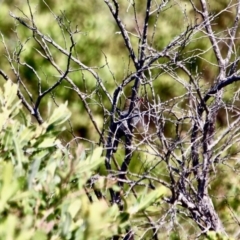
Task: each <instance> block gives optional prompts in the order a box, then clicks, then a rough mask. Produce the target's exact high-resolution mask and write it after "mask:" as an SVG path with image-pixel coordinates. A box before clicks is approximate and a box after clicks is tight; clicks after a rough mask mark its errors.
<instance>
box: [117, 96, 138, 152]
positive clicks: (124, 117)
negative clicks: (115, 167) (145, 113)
mask: <svg viewBox="0 0 240 240" xmlns="http://www.w3.org/2000/svg"><path fill="white" fill-rule="evenodd" d="M131 101H132V100H131V97H128V98H127V99H126V101H125V104H124V108H123V111H121V112H120V119H119V121H117V122H116V123H115V124H116V125H115V128H114V129H115V131H114V134H115V135H114V142H113V152H114V153H115V152H116V151H117V147H118V144H119V140H120V138H122V137H123V136H131V135H132V133H131V131H130V129H129V126H130V125H131V126H132V127H133V129H134V128H135V127H137V125H138V123H140V119H141V112H140V105H141V103H142V99H141V98H138V97H137V98H136V99H135V101H134V105H133V109H132V110H131V112H129V108H130V105H131ZM129 124H130V125H129Z"/></svg>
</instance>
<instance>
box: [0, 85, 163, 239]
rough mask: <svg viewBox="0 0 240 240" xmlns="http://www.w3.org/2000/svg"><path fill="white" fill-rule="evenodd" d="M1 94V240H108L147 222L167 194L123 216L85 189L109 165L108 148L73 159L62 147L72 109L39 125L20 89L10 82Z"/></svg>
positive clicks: (144, 199) (143, 200) (132, 206)
mask: <svg viewBox="0 0 240 240" xmlns="http://www.w3.org/2000/svg"><path fill="white" fill-rule="evenodd" d="M0 91H1V94H0V102H1V105H0V116H1V118H0V119H1V123H0V137H1V142H0V216H1V218H0V219H1V220H0V239H7V240H8V239H9V240H10V239H16V240H21V239H22V240H27V239H31V240H32V239H33V240H38V239H39V240H40V239H41V240H42V239H43V240H44V239H79V240H81V239H84V240H87V239H91V240H92V239H106V238H108V237H111V236H112V235H114V234H118V233H121V232H122V231H123V228H124V227H125V226H126V225H129V223H130V221H132V220H133V219H135V221H136V220H137V219H139V218H142V217H141V214H140V213H141V212H143V211H145V210H147V209H148V208H149V206H150V205H151V204H152V203H153V202H154V201H156V199H158V198H160V197H161V196H162V195H163V194H164V191H163V190H162V189H156V190H155V191H153V192H152V193H151V194H150V195H147V194H146V192H144V194H142V195H141V197H140V198H139V199H138V201H137V202H136V203H134V202H126V208H125V211H124V212H123V213H121V214H120V212H119V209H118V207H117V205H113V206H111V207H109V206H108V204H107V202H106V201H105V200H97V199H94V194H93V193H92V189H91V188H89V189H88V188H86V187H85V186H87V185H86V183H87V181H88V180H89V179H90V178H91V177H92V176H93V174H94V172H95V170H96V169H97V168H98V167H99V166H100V164H102V163H103V161H104V158H103V157H102V149H101V148H100V147H99V148H96V149H95V150H94V151H92V152H91V153H89V154H87V156H86V153H85V151H82V152H80V153H78V154H74V155H71V154H70V153H69V152H68V149H66V148H65V147H64V146H62V145H61V142H60V141H59V140H58V139H57V135H58V134H59V133H61V132H62V131H63V130H64V127H61V126H62V124H63V123H64V122H65V121H66V120H67V119H68V118H69V117H70V112H69V111H68V109H67V105H66V104H62V105H60V106H59V107H58V108H56V109H55V110H54V111H53V113H52V115H51V116H50V117H49V119H48V121H46V122H45V123H44V124H42V125H41V126H36V125H34V124H32V123H31V121H30V118H29V117H28V116H26V115H25V114H24V111H23V110H22V109H21V106H22V105H21V102H20V101H18V100H17V97H16V94H17V85H15V84H12V83H11V82H10V81H8V82H6V84H5V85H4V90H0ZM99 182H100V181H99ZM98 185H99V188H100V189H101V191H103V188H104V184H98ZM86 192H88V195H87V194H86ZM90 198H91V199H93V200H91V201H92V202H91V201H90ZM124 216H125V217H124Z"/></svg>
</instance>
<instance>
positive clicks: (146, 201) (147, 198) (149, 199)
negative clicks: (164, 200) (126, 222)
mask: <svg viewBox="0 0 240 240" xmlns="http://www.w3.org/2000/svg"><path fill="white" fill-rule="evenodd" d="M165 193H166V189H165V188H164V187H160V188H158V189H156V190H154V191H152V192H150V193H148V194H142V196H140V198H139V199H138V201H137V203H136V204H135V205H134V206H132V207H130V208H129V209H128V213H129V214H130V215H133V214H136V213H139V212H140V211H142V210H144V209H146V208H147V207H148V206H150V205H151V204H152V203H154V202H155V201H156V200H157V199H159V198H160V197H161V196H162V195H164V194H165Z"/></svg>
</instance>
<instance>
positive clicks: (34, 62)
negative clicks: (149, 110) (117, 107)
mask: <svg viewBox="0 0 240 240" xmlns="http://www.w3.org/2000/svg"><path fill="white" fill-rule="evenodd" d="M196 2H197V1H196ZM130 3H131V1H123V0H122V1H119V4H120V17H121V18H122V20H123V22H124V24H125V26H126V29H128V31H129V32H131V33H132V34H130V37H131V41H132V44H133V47H134V49H135V52H137V46H138V38H137V37H136V35H137V31H138V30H137V27H138V26H137V25H136V22H135V21H134V18H133V16H134V12H133V8H132V7H131V5H130ZM0 4H1V16H0V30H1V32H2V34H3V37H4V40H5V43H6V45H7V47H8V50H9V52H10V53H11V54H12V53H13V52H14V51H17V49H19V40H20V41H21V43H22V44H23V49H24V51H23V52H22V53H21V55H20V59H21V61H22V62H26V63H27V64H29V65H30V66H32V67H33V68H34V69H35V70H36V71H37V72H38V74H39V76H40V77H41V79H42V87H43V89H46V88H47V86H50V85H51V84H53V83H54V82H55V81H56V80H57V79H58V76H59V74H58V73H57V72H56V71H55V70H54V69H53V67H51V66H50V64H49V62H48V61H47V60H45V59H44V58H43V57H41V56H40V54H39V53H38V52H37V49H38V50H39V47H38V45H37V44H36V42H35V41H34V40H33V39H32V33H31V32H30V31H29V30H26V28H25V27H23V26H20V25H18V26H16V23H15V22H14V19H13V18H11V17H10V16H9V12H10V11H12V12H13V13H14V14H17V15H20V16H22V17H23V18H24V17H25V16H24V14H26V16H29V9H28V6H27V1H26V0H22V1H20V0H15V1H4V0H3V1H1V3H0ZM227 4H228V1H217V2H215V1H209V5H210V6H209V8H210V13H211V12H213V13H217V12H219V16H218V17H217V18H216V19H215V20H214V30H215V31H216V32H219V35H221V34H224V31H226V27H227V26H228V24H230V23H231V22H232V21H233V18H234V11H232V12H231V11H227V12H226V11H225V12H224V13H221V12H220V11H221V10H222V9H223V8H224V7H226V6H227ZM30 5H31V7H32V11H33V14H34V18H35V21H36V25H37V27H38V28H39V29H40V31H42V32H43V33H44V34H45V35H48V36H50V37H51V38H52V39H53V40H54V41H56V42H57V43H58V44H59V45H60V46H62V47H63V48H66V49H67V50H69V47H70V41H69V37H68V35H67V34H66V32H64V30H63V29H61V28H60V27H59V25H58V23H57V20H56V19H55V16H58V20H59V19H61V21H62V22H64V23H65V24H68V25H69V26H71V28H72V29H75V27H76V26H77V29H78V30H80V32H81V33H80V34H78V35H75V36H74V37H75V41H76V42H77V44H76V46H75V51H74V55H75V56H77V57H78V58H79V59H80V60H81V61H82V62H83V63H84V64H85V65H87V66H89V67H93V68H94V70H95V71H96V72H97V73H98V74H99V76H100V77H101V79H103V83H104V85H105V86H106V88H107V90H108V91H109V92H110V93H111V94H112V93H113V91H114V89H115V88H116V86H117V84H119V83H120V82H121V81H122V80H123V79H124V78H125V77H126V76H127V75H128V74H129V73H131V72H133V71H134V67H133V65H132V63H131V62H130V61H129V58H128V52H127V50H126V47H125V44H124V41H123V39H122V36H121V35H120V34H119V29H118V27H117V25H116V23H115V21H114V19H113V17H112V16H111V14H110V12H109V9H108V8H107V6H106V5H105V3H104V1H95V0H89V1H78V2H75V1H72V0H69V1H66V2H63V1H61V4H59V2H57V1H54V0H46V1H42V0H32V1H30ZM197 6H198V7H199V8H200V6H199V5H197ZM50 10H51V11H52V13H53V14H51V12H50ZM136 10H137V12H136V14H137V19H138V24H139V27H140V29H141V27H142V26H141V25H142V24H143V21H144V17H145V12H144V11H145V2H144V1H136ZM159 18H160V19H159V20H158V21H157V22H156V14H153V15H152V16H151V17H150V23H149V38H148V40H149V42H152V46H153V47H154V48H156V49H158V50H161V49H163V48H164V47H165V46H166V45H167V44H168V43H169V42H170V41H171V40H172V39H173V38H174V37H176V36H178V35H179V34H180V33H181V32H183V31H184V30H185V29H186V28H187V27H188V26H191V24H193V23H195V21H198V22H200V21H201V17H200V16H196V15H195V14H193V10H192V7H191V4H190V2H189V1H187V0H186V1H182V2H178V1H176V2H175V1H172V2H170V3H169V4H168V5H167V6H166V7H165V9H164V11H162V12H161V13H160V17H159ZM25 19H26V18H25ZM16 34H17V35H18V37H19V39H17V35H16ZM152 39H153V41H152ZM199 39H201V40H199ZM220 44H222V46H221V47H222V49H224V50H223V52H224V51H225V50H227V46H226V45H225V44H224V43H220ZM236 45H237V44H236ZM210 46H211V45H210V42H209V40H208V38H207V37H206V36H204V35H203V34H201V33H199V34H197V35H195V36H194V39H193V40H192V41H191V43H190V44H189V45H188V46H187V48H186V49H184V51H183V53H182V54H183V55H182V58H186V59H188V60H187V62H188V67H189V69H190V70H191V71H192V73H193V74H196V73H200V75H201V79H200V81H202V82H203V83H202V85H204V84H206V83H210V82H212V81H213V80H214V78H215V77H216V74H217V72H216V71H217V68H216V67H215V66H214V64H215V63H216V60H215V57H214V54H213V53H212V50H211V48H210ZM196 49H198V50H199V51H196ZM0 51H1V52H2V53H3V55H5V50H4V46H3V44H0ZM237 51H239V50H238V49H237ZM51 52H52V55H53V57H54V59H55V60H56V62H57V63H58V64H59V66H60V67H61V68H62V69H63V70H64V69H66V61H67V58H66V56H63V55H62V54H59V52H58V51H57V50H56V49H51ZM200 52H202V53H203V54H202V55H201V58H200V57H198V58H196V57H195V56H194V55H193V53H194V54H196V53H200ZM161 61H162V62H163V63H167V60H161ZM208 62H211V64H208ZM0 64H1V65H0V67H1V68H2V69H8V71H7V74H9V75H10V76H11V77H12V78H13V79H14V75H13V74H12V73H11V69H10V67H9V65H8V63H7V60H6V58H4V57H2V58H1V63H0ZM74 67H76V68H77V66H76V65H75V64H74V63H73V64H72V65H71V68H73V69H74ZM19 71H20V73H21V77H22V79H23V81H24V83H25V84H26V86H27V87H29V88H30V89H31V92H32V93H33V96H34V91H35V92H36V89H37V84H38V81H37V79H36V76H35V74H34V73H33V71H31V70H30V69H29V68H27V67H26V66H20V68H19ZM161 71H162V70H158V69H155V70H152V72H151V74H152V75H153V76H154V75H156V76H157V75H159V76H158V77H157V78H156V80H155V81H154V88H155V91H156V93H157V94H158V95H159V96H160V97H161V99H162V100H163V101H164V100H168V99H171V98H173V97H175V96H180V95H181V94H183V93H184V92H185V89H184V88H183V87H182V86H181V85H180V84H179V83H178V82H176V81H175V80H174V79H173V78H172V77H171V76H170V75H168V74H166V73H164V72H161ZM177 71H179V70H177ZM178 74H179V75H180V76H181V75H182V77H183V78H186V76H185V75H184V74H182V73H181V71H179V73H178ZM69 76H70V77H71V78H72V79H73V81H74V82H75V84H76V85H77V86H78V87H79V88H80V89H81V90H82V91H83V92H86V93H91V92H93V91H94V90H96V88H99V87H98V84H97V83H96V80H95V79H94V78H93V76H91V74H89V73H88V72H87V71H75V72H72V73H70V74H69ZM200 85H201V84H200ZM236 85H237V84H235V86H236ZM207 86H208V85H207ZM236 87H237V86H236ZM129 91H130V86H127V87H126V89H125V94H126V95H128V94H129ZM99 92H100V93H101V91H100V89H99ZM143 92H144V90H143V89H142V94H143ZM230 92H231V90H230ZM225 95H226V98H228V97H230V94H228V92H226V93H225ZM54 96H55V99H56V102H57V103H61V102H64V101H66V100H68V102H69V108H70V110H71V112H72V113H73V114H72V117H71V122H72V124H73V128H74V132H75V133H76V136H80V137H86V138H88V139H92V140H94V141H97V140H98V135H97V134H93V131H91V130H92V129H93V126H92V124H91V123H89V119H88V116H87V113H86V111H85V110H84V107H83V105H82V103H81V101H80V100H79V98H78V96H77V94H76V93H74V91H72V90H71V89H70V88H69V86H68V84H67V83H66V82H64V83H63V84H62V86H61V87H58V88H57V90H56V91H54ZM101 98H102V100H103V103H104V106H105V107H106V108H108V109H110V103H109V101H108V99H107V98H106V95H105V94H102V95H101ZM98 100H99V99H98V97H97V96H96V95H93V96H92V98H91V99H88V100H87V101H89V102H90V103H91V108H92V110H93V113H94V117H95V119H96V120H97V124H98V126H99V127H100V128H101V127H102V123H103V122H102V115H103V113H102V109H101V108H100V107H99V106H98V105H97V104H96V102H98ZM48 101H52V98H51V95H48V96H47V97H46V98H45V99H44V101H43V102H42V104H41V105H40V110H41V112H42V113H43V114H44V112H46V106H47V105H46V103H47V102H48ZM219 118H221V116H219ZM167 131H170V129H169V130H167ZM68 137H69V138H70V135H68ZM69 138H68V139H69Z"/></svg>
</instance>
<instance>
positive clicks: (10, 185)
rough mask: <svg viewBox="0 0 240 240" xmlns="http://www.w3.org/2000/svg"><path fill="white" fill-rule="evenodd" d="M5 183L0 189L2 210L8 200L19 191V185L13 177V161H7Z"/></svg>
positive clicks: (0, 209)
mask: <svg viewBox="0 0 240 240" xmlns="http://www.w3.org/2000/svg"><path fill="white" fill-rule="evenodd" d="M1 175H2V181H3V185H2V188H1V189H0V191H1V193H0V212H2V211H3V210H4V208H5V207H6V203H7V201H8V200H9V199H10V198H11V197H12V196H13V195H14V194H15V193H16V192H17V191H18V189H19V185H18V182H17V180H16V179H13V165H12V163H11V162H5V163H4V166H3V169H2V172H1Z"/></svg>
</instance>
